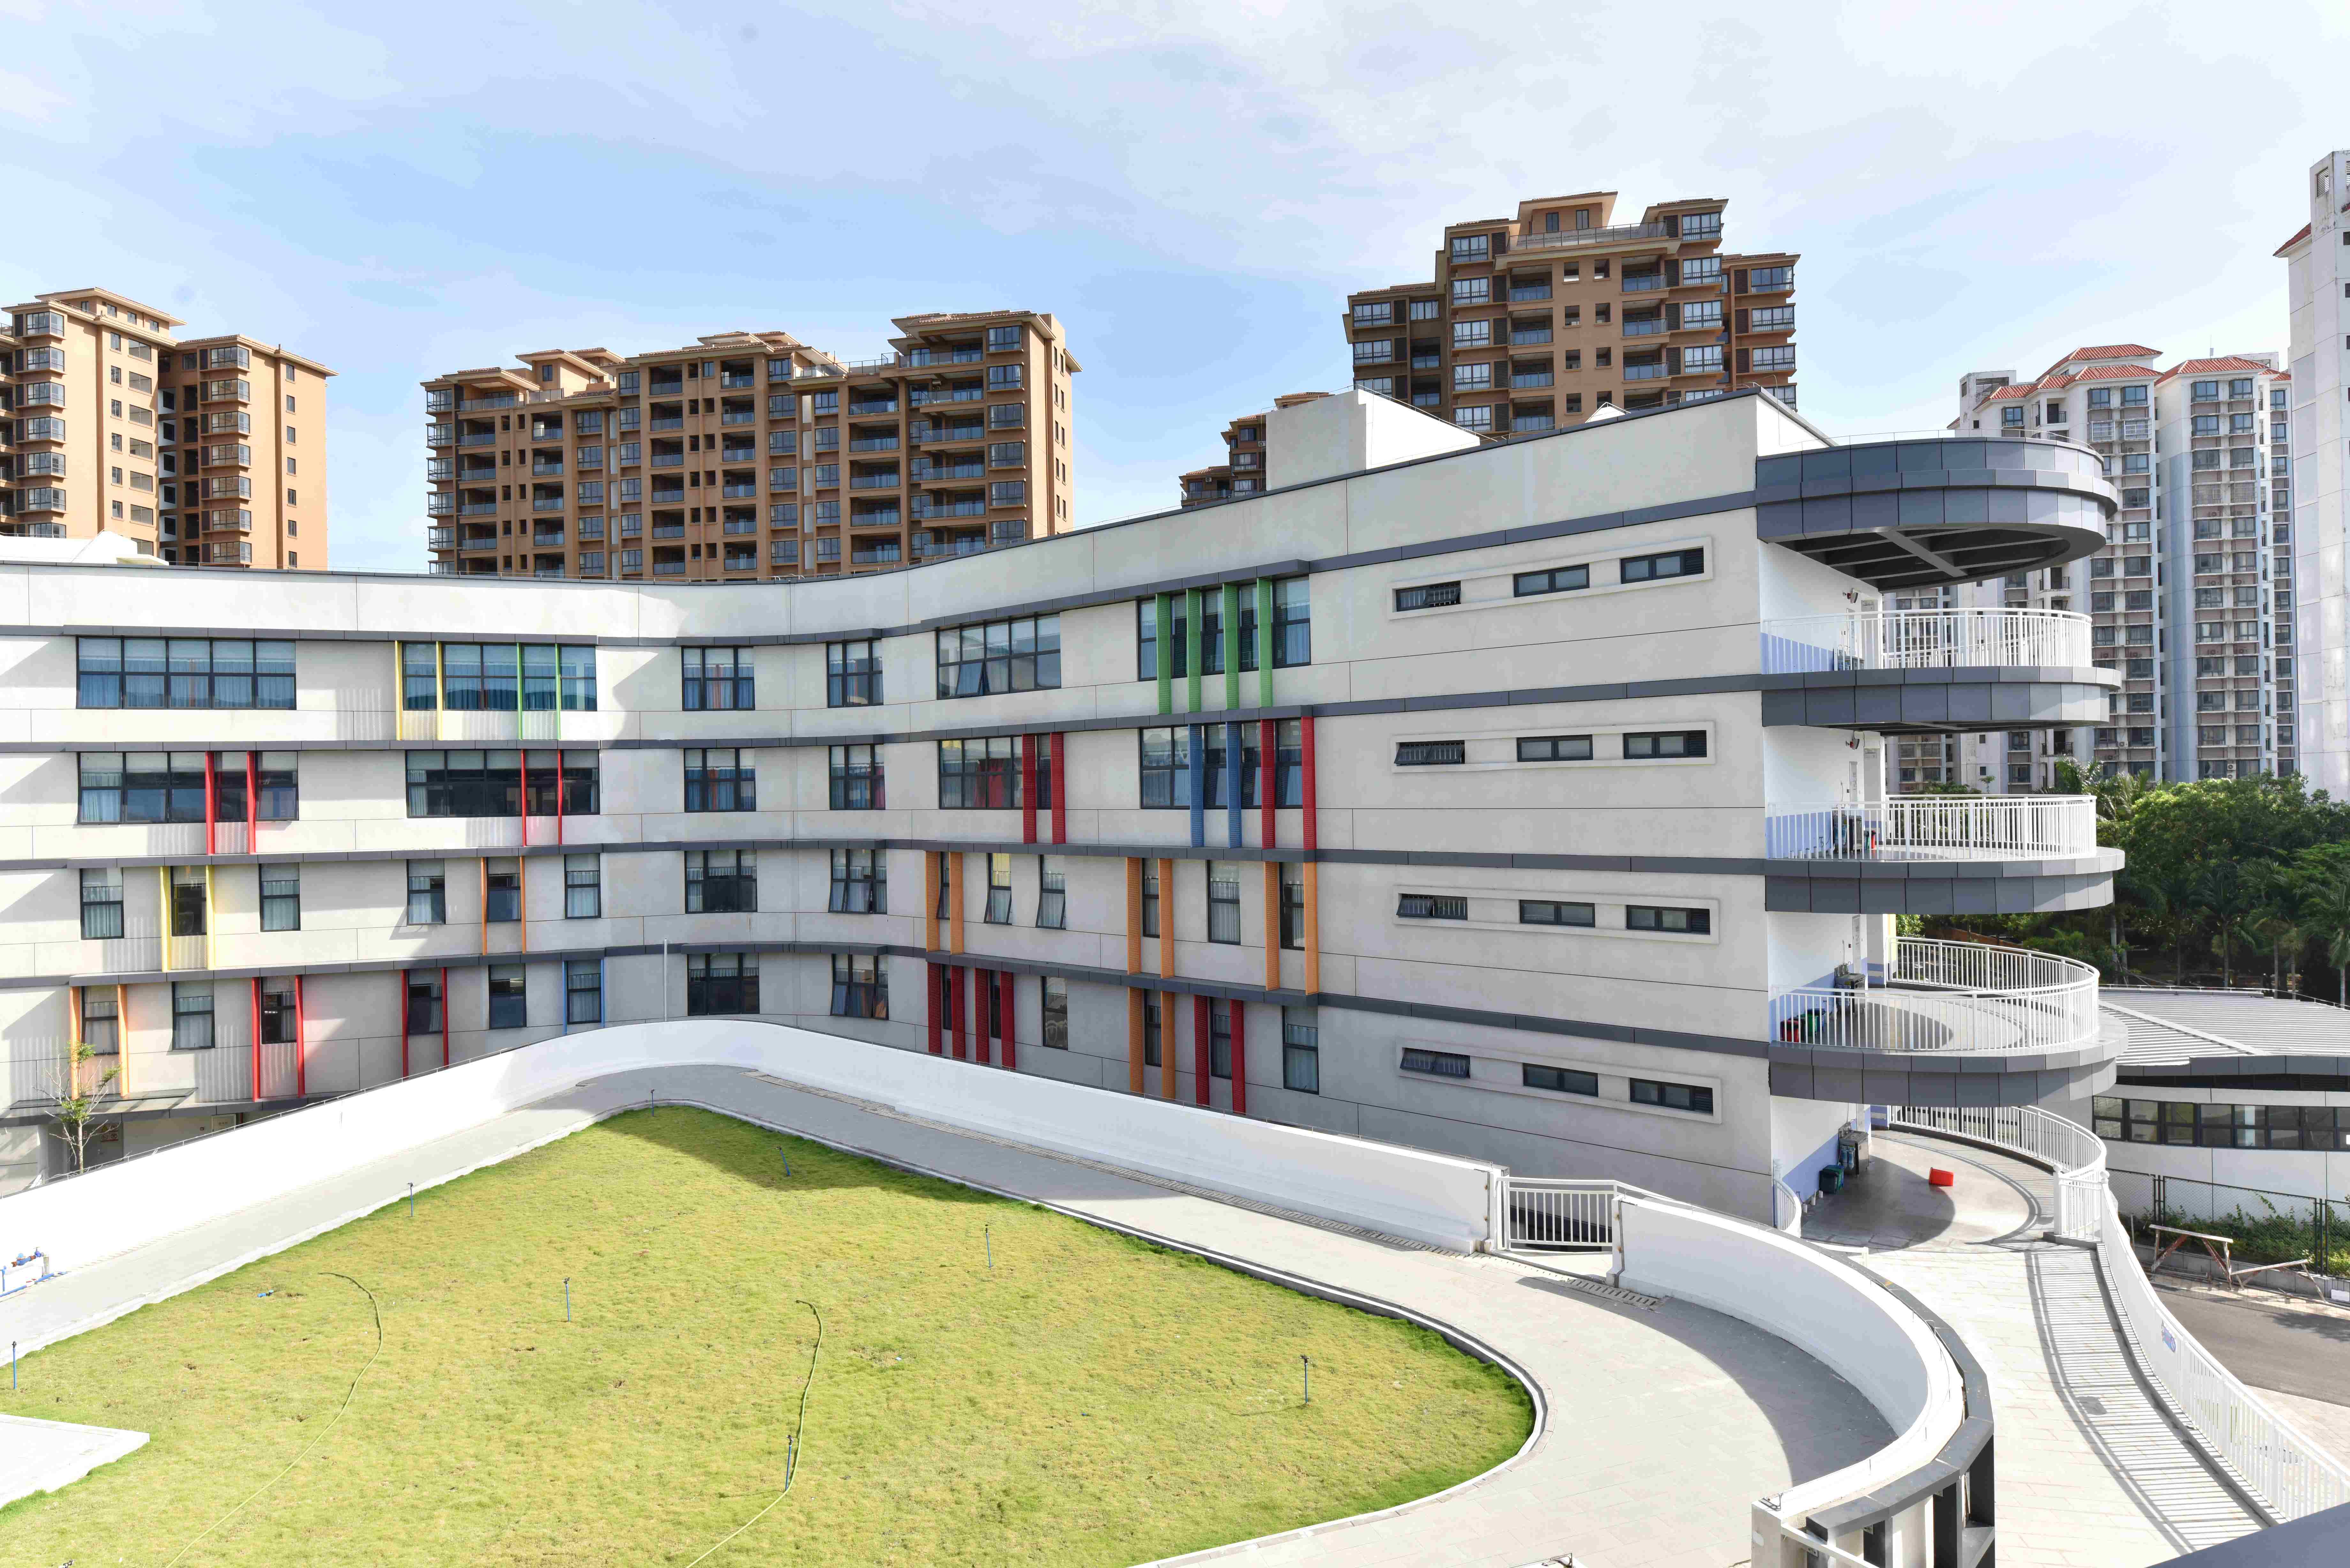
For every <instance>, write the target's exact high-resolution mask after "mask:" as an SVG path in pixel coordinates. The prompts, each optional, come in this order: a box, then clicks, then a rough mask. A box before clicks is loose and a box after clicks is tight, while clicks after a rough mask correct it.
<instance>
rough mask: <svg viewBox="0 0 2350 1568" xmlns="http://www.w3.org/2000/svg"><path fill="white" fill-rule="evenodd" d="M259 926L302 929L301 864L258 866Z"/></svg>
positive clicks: (277, 928)
mask: <svg viewBox="0 0 2350 1568" xmlns="http://www.w3.org/2000/svg"><path fill="white" fill-rule="evenodd" d="M261 929H263V930H265V931H298V930H300V929H302V867H299V866H264V867H262V868H261Z"/></svg>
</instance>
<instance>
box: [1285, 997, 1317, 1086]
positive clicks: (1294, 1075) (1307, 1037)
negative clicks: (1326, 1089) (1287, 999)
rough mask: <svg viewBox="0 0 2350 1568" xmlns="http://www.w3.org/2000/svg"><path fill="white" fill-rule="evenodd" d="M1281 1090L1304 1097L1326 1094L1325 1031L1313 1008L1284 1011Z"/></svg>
mask: <svg viewBox="0 0 2350 1568" xmlns="http://www.w3.org/2000/svg"><path fill="white" fill-rule="evenodd" d="M1281 1086H1282V1087H1283V1088H1284V1089H1294V1090H1295V1091H1296V1092H1297V1093H1299V1094H1301V1095H1318V1094H1320V1093H1321V1092H1322V1030H1321V1027H1320V1024H1319V1023H1318V1022H1317V1021H1316V1016H1315V1011H1314V1009H1312V1008H1310V1007H1284V1008H1283V1009H1282V1010H1281Z"/></svg>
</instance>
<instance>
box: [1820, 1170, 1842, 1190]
mask: <svg viewBox="0 0 2350 1568" xmlns="http://www.w3.org/2000/svg"><path fill="white" fill-rule="evenodd" d="M1820 1190H1821V1191H1822V1192H1841V1191H1843V1190H1844V1167H1843V1166H1841V1165H1824V1166H1822V1167H1820Z"/></svg>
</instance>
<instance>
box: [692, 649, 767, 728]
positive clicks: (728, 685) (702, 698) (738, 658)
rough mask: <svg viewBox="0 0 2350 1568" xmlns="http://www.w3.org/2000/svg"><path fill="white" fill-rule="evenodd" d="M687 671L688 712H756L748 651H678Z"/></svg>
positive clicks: (751, 666)
mask: <svg viewBox="0 0 2350 1568" xmlns="http://www.w3.org/2000/svg"><path fill="white" fill-rule="evenodd" d="M678 659H679V662H680V664H681V668H682V669H683V671H684V682H685V691H684V699H685V708H686V711H688V712H693V711H698V710H702V709H712V710H715V709H722V708H755V707H757V706H758V705H759V702H758V694H757V691H756V686H755V670H754V666H753V664H752V659H751V650H750V649H747V648H686V649H679V650H678Z"/></svg>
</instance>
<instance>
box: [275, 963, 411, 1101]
mask: <svg viewBox="0 0 2350 1568" xmlns="http://www.w3.org/2000/svg"><path fill="white" fill-rule="evenodd" d="M407 989H408V985H407V982H406V981H401V982H400V990H401V991H402V992H406V991H407ZM400 1005H401V1006H402V1007H405V1006H407V1005H408V998H407V997H406V996H405V995H404V994H403V995H402V996H401V997H400ZM309 1054H310V1019H309V1013H308V1012H307V1009H306V1008H305V1007H304V1006H303V996H302V977H301V976H300V975H298V974H297V975H296V976H295V977H294V1097H295V1098H296V1099H297V1100H298V1099H300V1098H301V1097H302V1096H303V1095H305V1094H306V1093H307V1092H308V1090H309V1087H310V1085H309V1068H310V1063H309Z"/></svg>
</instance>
